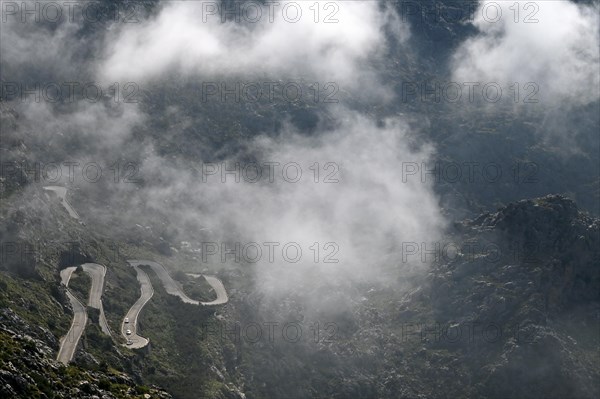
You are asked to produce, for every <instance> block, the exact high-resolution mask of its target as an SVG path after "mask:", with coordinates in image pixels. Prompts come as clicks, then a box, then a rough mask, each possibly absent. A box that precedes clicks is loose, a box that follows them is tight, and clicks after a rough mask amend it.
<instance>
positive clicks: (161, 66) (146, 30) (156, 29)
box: [100, 1, 408, 84]
mask: <svg viewBox="0 0 600 399" xmlns="http://www.w3.org/2000/svg"><path fill="white" fill-rule="evenodd" d="M207 3H212V4H214V2H195V1H194V2H172V3H169V4H168V5H166V6H165V7H164V9H163V10H162V12H161V13H160V14H159V15H158V16H157V17H156V19H153V20H151V21H148V22H145V23H143V24H139V25H138V24H134V25H131V26H126V27H125V28H124V29H123V30H120V31H118V32H116V33H115V37H114V38H113V39H111V40H109V42H111V43H112V45H110V48H109V49H108V51H107V52H106V61H105V63H104V64H102V65H101V67H100V73H101V74H102V75H103V76H104V77H105V78H106V79H107V80H119V81H124V80H133V81H143V80H146V79H157V78H160V77H161V75H162V74H165V73H172V72H173V71H176V72H183V73H186V74H200V75H215V74H246V75H247V74H250V75H252V74H254V73H256V74H258V73H262V72H266V73H269V74H277V75H282V74H288V75H289V74H298V75H304V74H306V75H309V76H310V75H316V76H318V77H320V78H321V79H327V80H331V81H338V82H342V83H346V84H350V83H353V82H355V81H356V80H359V79H360V78H361V76H360V75H361V72H362V73H365V72H367V69H368V68H366V64H367V63H368V62H369V57H370V56H373V55H376V54H378V53H379V52H380V51H382V49H383V48H384V45H385V37H384V31H383V28H384V26H385V24H386V23H388V22H389V23H390V25H392V24H395V25H397V23H398V19H397V18H394V13H393V11H391V10H390V9H388V8H384V9H380V8H379V6H378V3H377V2H375V1H365V2H348V1H344V2H318V4H319V10H320V12H319V17H318V18H319V20H318V22H315V11H314V9H309V7H311V6H313V4H314V3H315V2H287V1H283V2H281V5H279V6H277V7H276V8H275V9H274V11H273V21H272V22H270V21H269V8H268V7H266V6H264V7H263V8H262V10H263V11H262V17H261V18H260V19H259V21H258V22H256V23H235V22H232V21H228V22H226V23H221V20H220V18H219V17H218V15H209V12H208V11H207ZM290 3H293V4H295V5H300V7H301V10H302V14H301V15H302V16H301V17H300V18H299V20H298V21H297V22H295V23H292V22H290V21H291V18H293V17H294V16H295V12H294V10H293V8H290V9H288V11H287V13H286V14H285V15H287V16H288V17H284V11H283V10H284V8H285V7H286V4H290ZM325 4H333V5H335V7H337V8H339V10H338V11H337V12H335V11H336V8H335V7H334V8H325ZM330 7H332V6H330ZM333 12H335V15H334V16H332V18H334V19H337V20H338V22H335V23H325V22H324V19H325V17H327V16H329V15H330V14H331V13H333ZM240 14H241V15H242V16H243V15H245V14H243V13H240ZM240 18H241V21H242V22H243V21H244V18H243V17H240ZM395 28H396V29H395V31H396V33H397V35H399V36H402V37H405V36H406V35H407V34H408V31H407V30H406V29H400V28H401V27H398V26H395Z"/></svg>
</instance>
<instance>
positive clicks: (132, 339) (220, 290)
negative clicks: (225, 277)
mask: <svg viewBox="0 0 600 399" xmlns="http://www.w3.org/2000/svg"><path fill="white" fill-rule="evenodd" d="M127 263H129V264H130V265H131V266H132V267H133V268H134V269H135V270H136V272H137V278H138V281H139V282H140V286H141V290H142V293H141V295H140V298H139V299H138V300H137V302H136V303H135V304H134V305H133V306H132V307H131V309H129V311H128V312H127V315H126V316H125V317H126V318H128V319H129V323H125V319H123V323H122V324H121V334H122V335H123V336H124V337H125V339H127V340H128V343H127V346H129V347H130V348H134V349H139V348H143V347H144V346H146V345H148V342H149V340H148V339H147V338H144V337H142V336H140V335H138V334H137V319H138V316H139V314H140V312H141V311H142V309H143V308H144V305H145V304H146V303H147V302H148V301H149V300H150V298H151V297H152V295H153V293H154V290H153V288H152V283H151V282H150V278H149V277H148V274H147V273H146V272H144V271H143V270H141V269H140V266H142V265H146V266H149V267H150V268H152V271H154V273H155V274H156V275H157V276H158V278H159V279H160V281H161V282H162V284H163V287H164V288H165V291H166V292H167V293H168V294H169V295H173V296H177V297H179V298H180V299H181V300H182V301H183V302H184V303H189V304H191V305H202V306H214V305H223V304H225V303H227V302H228V301H229V297H228V296H227V291H226V290H225V286H223V282H222V281H221V280H219V279H218V278H217V277H214V276H204V278H205V279H206V281H207V282H208V283H209V284H210V285H211V287H213V289H214V290H215V292H216V294H217V298H216V299H215V300H213V301H210V302H200V301H196V300H194V299H191V298H190V297H189V296H187V295H186V294H185V292H183V290H182V289H181V287H180V286H179V284H178V283H177V282H176V281H175V280H173V278H172V277H171V276H170V275H169V272H167V269H165V267H164V266H163V265H162V264H160V263H158V262H154V261H151V260H137V259H132V260H128V261H127ZM199 276H200V275H194V277H196V278H197V277H199ZM132 321H133V322H132ZM128 329H129V330H131V335H127V334H126V331H127V330H128Z"/></svg>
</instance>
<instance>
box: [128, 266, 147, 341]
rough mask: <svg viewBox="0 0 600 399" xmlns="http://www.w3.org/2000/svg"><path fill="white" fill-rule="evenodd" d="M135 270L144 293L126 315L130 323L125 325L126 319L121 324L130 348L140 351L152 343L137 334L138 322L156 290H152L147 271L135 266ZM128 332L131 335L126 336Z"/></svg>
mask: <svg viewBox="0 0 600 399" xmlns="http://www.w3.org/2000/svg"><path fill="white" fill-rule="evenodd" d="M133 268H134V269H135V271H136V272H137V279H138V281H139V283H140V289H141V291H142V293H141V295H140V298H139V299H138V300H137V301H136V302H135V303H134V304H133V306H132V307H131V309H129V311H128V312H127V314H126V315H125V319H128V320H129V322H128V323H125V319H123V322H122V323H121V335H123V336H124V337H125V339H126V340H127V346H128V347H130V348H132V349H139V348H143V347H144V346H146V345H148V343H149V342H150V341H149V340H148V339H147V338H144V337H142V336H140V335H138V334H137V320H138V316H139V314H140V312H141V311H142V308H143V307H144V305H146V303H147V302H148V301H149V300H150V298H152V295H154V288H152V283H151V282H150V277H148V274H146V272H145V271H143V270H142V269H140V268H139V267H137V266H133ZM127 330H131V335H127V334H126V331H127Z"/></svg>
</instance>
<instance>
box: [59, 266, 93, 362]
mask: <svg viewBox="0 0 600 399" xmlns="http://www.w3.org/2000/svg"><path fill="white" fill-rule="evenodd" d="M75 269H76V267H74V266H71V267H67V268H66V269H63V270H61V271H60V279H61V283H62V284H63V285H64V286H65V287H67V296H68V297H69V300H70V301H71V306H72V307H73V322H72V323H71V328H69V331H68V332H67V335H65V336H64V337H62V338H61V339H60V349H59V351H58V356H57V357H56V360H58V361H59V362H61V363H63V364H68V363H69V362H70V361H71V359H73V355H74V354H75V349H76V348H77V344H78V343H79V339H80V338H81V334H83V330H84V329H85V325H86V323H87V312H86V310H85V306H83V305H82V304H81V302H79V300H78V299H77V298H75V295H73V294H72V293H71V291H69V289H68V287H69V280H70V279H71V275H72V274H73V272H74V271H75Z"/></svg>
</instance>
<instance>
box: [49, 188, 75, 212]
mask: <svg viewBox="0 0 600 399" xmlns="http://www.w3.org/2000/svg"><path fill="white" fill-rule="evenodd" d="M44 190H46V191H53V192H54V193H56V196H57V197H58V199H59V200H60V203H61V204H62V206H63V207H64V208H65V209H66V210H67V212H68V213H69V215H70V216H71V217H72V218H75V219H77V220H79V215H78V214H77V212H76V211H75V209H73V207H72V206H71V204H69V202H68V201H67V189H66V188H65V187H61V186H46V187H44Z"/></svg>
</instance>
